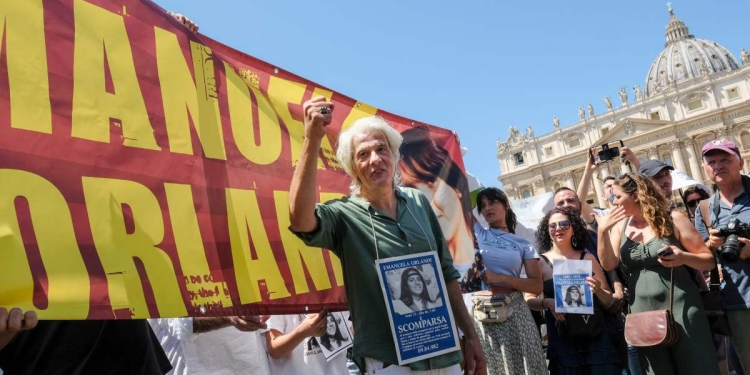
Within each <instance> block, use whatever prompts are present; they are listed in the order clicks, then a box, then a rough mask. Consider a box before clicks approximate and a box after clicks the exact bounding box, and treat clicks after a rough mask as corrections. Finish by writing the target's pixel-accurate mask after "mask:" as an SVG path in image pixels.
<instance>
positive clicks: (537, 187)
mask: <svg viewBox="0 0 750 375" xmlns="http://www.w3.org/2000/svg"><path fill="white" fill-rule="evenodd" d="M546 192H547V189H546V186H544V180H537V181H534V192H533V194H532V196H537V195H540V194H544V193H546Z"/></svg>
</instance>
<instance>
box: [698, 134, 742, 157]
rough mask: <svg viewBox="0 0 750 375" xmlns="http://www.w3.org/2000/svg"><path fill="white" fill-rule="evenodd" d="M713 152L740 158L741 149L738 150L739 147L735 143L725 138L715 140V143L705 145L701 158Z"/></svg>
mask: <svg viewBox="0 0 750 375" xmlns="http://www.w3.org/2000/svg"><path fill="white" fill-rule="evenodd" d="M713 150H720V151H724V152H726V153H728V154H735V155H737V156H740V149H739V148H737V145H736V144H734V142H732V141H729V140H726V139H723V138H719V139H714V140H713V141H709V142H707V143H706V144H705V145H703V149H702V150H701V156H706V153H708V152H710V151H713Z"/></svg>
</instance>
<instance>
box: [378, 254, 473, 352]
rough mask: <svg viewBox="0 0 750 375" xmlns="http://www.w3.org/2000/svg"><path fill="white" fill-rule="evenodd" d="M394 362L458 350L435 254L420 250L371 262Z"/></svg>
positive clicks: (452, 321)
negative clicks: (375, 270)
mask: <svg viewBox="0 0 750 375" xmlns="http://www.w3.org/2000/svg"><path fill="white" fill-rule="evenodd" d="M375 264H376V266H377V268H378V277H379V279H380V286H381V288H382V290H383V298H385V302H386V307H387V309H388V316H389V320H390V324H391V333H392V335H393V341H394V343H395V344H396V354H397V355H398V364H399V365H405V364H407V363H411V362H414V361H418V360H421V359H425V358H430V357H434V356H437V355H440V354H444V353H449V352H452V351H456V350H459V349H460V347H459V343H458V337H457V334H456V324H455V320H454V319H453V312H452V311H451V309H450V303H449V301H448V298H447V292H446V289H445V280H444V279H443V273H442V272H441V268H440V262H439V261H438V258H437V255H436V254H435V253H434V252H432V253H420V254H412V255H405V256H401V257H394V258H388V259H381V260H378V261H376V262H375Z"/></svg>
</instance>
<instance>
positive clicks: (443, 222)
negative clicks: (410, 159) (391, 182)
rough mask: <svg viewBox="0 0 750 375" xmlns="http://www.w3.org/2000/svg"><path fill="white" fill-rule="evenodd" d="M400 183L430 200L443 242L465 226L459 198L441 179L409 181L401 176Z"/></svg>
mask: <svg viewBox="0 0 750 375" xmlns="http://www.w3.org/2000/svg"><path fill="white" fill-rule="evenodd" d="M401 180H402V182H403V183H404V184H405V185H407V186H413V187H414V188H416V189H418V190H419V191H421V192H422V194H424V195H425V196H426V197H427V199H429V200H430V205H431V206H432V210H433V211H434V212H435V216H437V218H438V222H439V223H440V229H442V231H443V235H444V236H445V240H446V241H447V242H450V241H451V239H452V238H453V237H454V236H455V235H457V234H458V231H459V230H461V226H462V225H463V226H464V227H465V226H466V224H465V221H464V215H463V212H461V198H460V196H459V193H458V191H456V189H454V188H452V187H451V186H450V185H448V183H446V182H445V181H444V180H443V179H442V178H440V177H438V178H436V179H435V181H434V182H432V183H430V182H425V181H414V180H411V181H409V180H410V177H408V174H402V177H401Z"/></svg>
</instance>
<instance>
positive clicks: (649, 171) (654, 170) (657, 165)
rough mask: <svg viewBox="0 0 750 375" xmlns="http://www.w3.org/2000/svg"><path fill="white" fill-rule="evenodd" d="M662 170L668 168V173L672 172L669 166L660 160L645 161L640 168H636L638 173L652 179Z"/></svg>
mask: <svg viewBox="0 0 750 375" xmlns="http://www.w3.org/2000/svg"><path fill="white" fill-rule="evenodd" d="M664 168H669V170H670V171H673V170H674V168H673V167H672V166H671V165H669V164H666V163H664V162H663V161H661V160H646V161H644V162H642V163H641V167H640V168H638V173H643V174H645V175H646V176H648V177H654V176H656V175H657V174H659V172H661V171H662V169H664Z"/></svg>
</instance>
